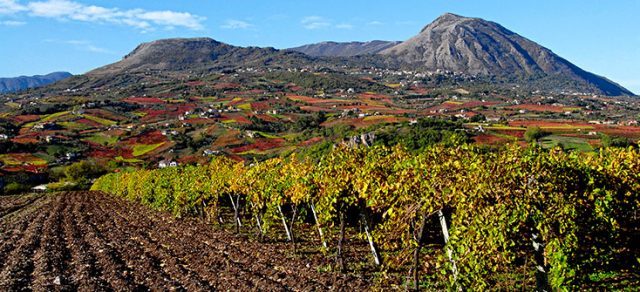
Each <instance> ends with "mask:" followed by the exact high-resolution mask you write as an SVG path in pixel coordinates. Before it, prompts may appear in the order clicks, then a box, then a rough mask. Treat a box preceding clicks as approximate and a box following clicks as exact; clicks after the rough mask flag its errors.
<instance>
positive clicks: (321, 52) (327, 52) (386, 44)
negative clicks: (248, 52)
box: [287, 40, 400, 57]
mask: <svg viewBox="0 0 640 292" xmlns="http://www.w3.org/2000/svg"><path fill="white" fill-rule="evenodd" d="M399 43H400V42H399V41H381V40H373V41H367V42H358V41H354V42H334V41H324V42H320V43H315V44H307V45H302V46H298V47H294V48H289V49H287V50H291V51H296V52H301V53H304V54H307V55H309V56H312V57H352V56H357V55H367V54H377V53H379V52H381V51H383V50H385V49H387V48H390V47H392V46H395V45H397V44H399Z"/></svg>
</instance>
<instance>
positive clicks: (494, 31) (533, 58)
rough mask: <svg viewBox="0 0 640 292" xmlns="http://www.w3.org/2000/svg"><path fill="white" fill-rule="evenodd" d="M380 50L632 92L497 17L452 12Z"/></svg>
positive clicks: (436, 65)
mask: <svg viewBox="0 0 640 292" xmlns="http://www.w3.org/2000/svg"><path fill="white" fill-rule="evenodd" d="M380 54H381V55H384V56H388V57H391V58H396V59H398V60H399V61H403V62H406V63H409V64H413V65H415V66H419V67H420V68H422V69H426V70H433V71H435V70H438V69H440V70H447V71H453V72H463V73H468V74H482V75H493V76H499V77H509V78H513V77H516V78H519V79H521V80H529V81H530V80H534V81H542V82H541V83H548V82H552V83H553V84H557V85H558V86H560V85H563V84H568V85H571V86H577V87H579V88H590V89H592V90H594V91H595V92H599V93H602V94H606V95H633V94H632V93H631V92H630V91H629V90H627V89H625V88H623V87H622V86H620V85H618V84H616V83H614V82H612V81H610V80H608V79H606V78H604V77H601V76H597V75H595V74H592V73H589V72H587V71H585V70H582V69H580V68H578V67H577V66H575V65H573V64H572V63H570V62H569V61H567V60H565V59H563V58H561V57H559V56H558V55H556V54H554V53H553V52H552V51H551V50H549V49H547V48H545V47H542V46H540V45H538V44H537V43H535V42H533V41H531V40H529V39H526V38H524V37H522V36H520V35H518V34H516V33H514V32H512V31H510V30H508V29H506V28H504V27H503V26H501V25H499V24H497V23H495V22H491V21H486V20H483V19H480V18H470V17H463V16H459V15H455V14H451V13H447V14H444V15H442V16H440V17H438V18H437V19H436V20H435V21H433V22H432V23H430V24H429V25H427V26H426V27H424V28H423V29H422V31H420V33H419V34H418V35H416V36H414V37H412V38H410V39H409V40H406V41H404V42H402V43H400V44H398V45H395V46H393V47H390V48H388V49H385V50H383V51H381V52H380Z"/></svg>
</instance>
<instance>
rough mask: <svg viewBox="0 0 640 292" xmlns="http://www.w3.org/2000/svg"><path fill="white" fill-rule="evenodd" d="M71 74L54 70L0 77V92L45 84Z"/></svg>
mask: <svg viewBox="0 0 640 292" xmlns="http://www.w3.org/2000/svg"><path fill="white" fill-rule="evenodd" d="M71 76H73V75H71V73H69V72H54V73H50V74H47V75H35V76H20V77H13V78H0V93H8V92H16V91H21V90H25V89H28V88H35V87H40V86H45V85H49V84H51V83H54V82H56V81H59V80H62V79H65V78H69V77H71Z"/></svg>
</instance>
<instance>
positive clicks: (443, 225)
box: [436, 209, 458, 280]
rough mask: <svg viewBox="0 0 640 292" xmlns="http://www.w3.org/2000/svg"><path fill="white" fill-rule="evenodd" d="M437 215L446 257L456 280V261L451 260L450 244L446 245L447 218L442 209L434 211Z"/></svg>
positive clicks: (447, 238) (447, 239)
mask: <svg viewBox="0 0 640 292" xmlns="http://www.w3.org/2000/svg"><path fill="white" fill-rule="evenodd" d="M436 214H437V215H438V219H439V221H440V227H441V228H442V236H443V237H444V244H445V246H446V249H447V257H448V258H449V262H451V271H452V272H453V279H454V280H456V279H457V278H458V267H457V266H456V261H454V260H453V250H451V247H450V246H447V243H449V229H448V228H447V220H446V217H445V216H444V213H443V212H442V209H440V210H438V211H437V212H436Z"/></svg>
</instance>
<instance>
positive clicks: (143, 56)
mask: <svg viewBox="0 0 640 292" xmlns="http://www.w3.org/2000/svg"><path fill="white" fill-rule="evenodd" d="M385 47H386V48H385ZM297 48H298V50H296V48H292V49H284V50H278V49H274V48H272V47H266V48H261V47H239V46H233V45H230V44H226V43H223V42H220V41H217V40H214V39H212V38H174V39H162V40H156V41H152V42H147V43H142V44H140V45H138V46H137V47H136V48H135V49H134V50H133V51H131V52H130V53H129V54H127V55H126V56H124V57H123V59H122V60H120V61H118V62H116V63H113V64H109V65H106V66H103V67H100V68H97V69H94V70H92V71H90V72H88V73H86V74H85V75H86V76H88V77H90V78H93V79H94V80H98V79H100V78H107V77H104V76H112V77H113V76H118V75H120V76H123V75H126V74H129V73H135V72H146V71H171V72H190V73H200V74H206V73H207V72H224V71H229V70H231V71H233V70H236V69H239V68H270V69H273V68H275V69H284V70H290V69H294V68H295V69H300V68H311V69H314V68H315V69H321V70H324V69H323V68H328V69H329V70H338V71H339V70H342V68H345V67H349V68H363V69H365V68H372V67H376V68H382V69H391V70H413V71H418V72H438V71H445V72H456V73H462V74H467V75H471V76H474V75H486V76H488V77H489V79H491V78H493V77H494V76H495V77H496V78H498V79H500V83H502V84H509V86H513V85H518V84H521V85H525V86H526V87H528V88H531V89H532V91H534V90H536V89H543V90H547V91H548V90H551V91H555V92H566V91H569V92H582V93H589V94H591V93H593V94H603V95H610V96H617V95H633V93H632V92H630V91H629V90H627V89H625V88H624V87H622V86H620V85H619V84H617V83H615V82H612V81H610V80H608V79H606V78H604V77H601V76H598V75H595V74H593V73H590V72H587V71H585V70H583V69H581V68H579V67H578V66H576V65H574V64H572V63H570V62H569V61H567V60H565V59H563V58H561V57H560V56H558V55H556V54H555V53H553V52H552V51H551V50H549V49H547V48H545V47H543V46H541V45H539V44H537V43H535V42H533V41H531V40H529V39H526V38H524V37H522V36H520V35H518V34H517V33H515V32H512V31H510V30H508V29H506V28H505V27H503V26H501V25H500V24H498V23H495V22H491V21H487V20H483V19H481V18H471V17H463V16H460V15H456V14H452V13H447V14H444V15H442V16H440V17H438V18H437V19H435V20H434V21H433V22H431V23H430V24H428V25H426V26H425V27H424V28H423V29H422V30H421V31H420V32H419V33H418V34H417V35H416V36H414V37H412V38H410V39H408V40H406V41H404V42H386V41H371V42H349V43H337V42H322V43H319V44H311V45H307V46H302V48H303V49H300V48H301V47H297ZM300 51H303V52H304V51H306V52H307V54H305V53H303V52H300ZM373 52H376V53H373ZM309 54H310V55H309ZM343 55H348V56H343ZM112 79H113V78H112ZM87 84H103V85H104V84H107V85H108V84H109V83H108V82H102V81H100V80H98V81H97V82H92V83H87Z"/></svg>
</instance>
